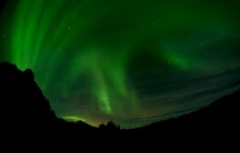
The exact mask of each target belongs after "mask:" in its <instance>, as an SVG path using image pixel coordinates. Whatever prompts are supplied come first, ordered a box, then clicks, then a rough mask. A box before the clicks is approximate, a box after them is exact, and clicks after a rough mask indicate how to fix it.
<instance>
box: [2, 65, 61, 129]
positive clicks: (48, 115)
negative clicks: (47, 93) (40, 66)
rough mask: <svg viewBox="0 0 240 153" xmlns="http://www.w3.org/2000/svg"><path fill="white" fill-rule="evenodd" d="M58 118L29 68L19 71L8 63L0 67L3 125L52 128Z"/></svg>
mask: <svg viewBox="0 0 240 153" xmlns="http://www.w3.org/2000/svg"><path fill="white" fill-rule="evenodd" d="M57 121H58V118H57V117H56V115H55V113H54V112H53V111H52V110H51V108H50V105H49V102H48V100H47V99H46V98H45V97H44V95H43V93H42V92H41V90H40V88H39V87H38V85H37V84H36V82H35V81H34V74H33V72H32V71H31V70H30V69H26V70H25V71H24V72H22V71H20V70H19V69H18V68H17V67H16V66H15V65H13V64H10V63H8V62H3V63H1V64H0V124H1V125H2V127H4V126H17V127H24V126H27V127H49V126H53V125H55V124H56V122H57Z"/></svg>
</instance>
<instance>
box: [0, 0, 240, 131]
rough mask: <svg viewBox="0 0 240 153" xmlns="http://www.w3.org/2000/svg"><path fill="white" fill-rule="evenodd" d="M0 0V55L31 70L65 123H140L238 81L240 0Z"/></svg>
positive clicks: (195, 103) (199, 102)
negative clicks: (79, 121) (69, 121)
mask: <svg viewBox="0 0 240 153" xmlns="http://www.w3.org/2000/svg"><path fill="white" fill-rule="evenodd" d="M1 3H2V4H1V10H0V61H5V60H7V61H10V62H12V63H14V64H16V65H17V66H18V68H20V69H21V70H25V69H26V68H31V69H32V70H33V71H34V74H35V80H36V82H37V83H38V85H39V86H40V88H41V89H42V91H43V93H44V95H45V96H46V97H47V99H49V101H50V105H51V106H52V108H53V110H54V111H55V112H56V114H57V115H58V116H59V117H62V118H65V119H67V120H74V121H76V120H82V121H85V122H87V123H89V124H91V125H93V126H98V125H99V124H100V123H102V122H104V123H106V122H107V121H109V120H113V121H114V122H115V123H117V124H119V125H120V126H121V127H122V128H134V127H139V126H143V125H146V124H149V123H152V122H155V121H160V120H162V119H168V118H171V117H176V116H179V115H181V114H184V113H188V112H191V111H194V110H196V109H199V108H201V107H204V106H207V105H208V104H210V103H211V102H213V101H214V100H216V99H217V98H219V97H222V96H223V95H225V94H228V93H231V92H233V91H235V90H236V89H238V88H239V87H240V17H239V15H240V9H239V8H240V2H238V1H236V0H221V1H219V0H18V1H11V0H10V1H8V2H7V1H6V2H1Z"/></svg>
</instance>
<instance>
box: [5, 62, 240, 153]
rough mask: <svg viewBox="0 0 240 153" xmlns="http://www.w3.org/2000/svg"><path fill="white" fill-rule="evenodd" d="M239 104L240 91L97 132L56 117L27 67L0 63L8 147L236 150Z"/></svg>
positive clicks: (87, 126) (85, 125)
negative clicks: (154, 119)
mask: <svg viewBox="0 0 240 153" xmlns="http://www.w3.org/2000/svg"><path fill="white" fill-rule="evenodd" d="M239 103H240V90H238V91H236V92H235V93H233V94H231V95H226V96H224V97H222V98H220V99H218V100H217V101H215V102H213V103H211V104H210V105H209V106H207V107H205V108H202V109H200V110H197V111H195V112H193V113H190V114H187V115H184V116H181V117H178V118H173V119H170V120H166V121H162V122H158V123H153V124H151V125H148V126H145V127H141V128H137V129H129V130H121V129H120V128H119V127H118V126H116V125H115V124H114V123H113V122H109V123H108V124H107V125H101V126H99V128H95V127H92V126H90V125H88V124H86V123H84V122H76V123H73V122H67V121H65V120H63V119H61V118H58V117H57V116H56V115H55V113H54V111H53V110H52V109H51V107H50V104H49V101H48V100H47V99H46V98H45V97H44V95H43V94H42V91H41V90H40V88H39V87H38V85H37V84H36V82H35V81H34V74H33V72H32V71H31V70H30V69H27V70H25V71H24V72H22V71H20V70H19V69H18V68H17V67H16V66H15V65H12V64H10V63H8V62H4V63H1V64H0V135H1V139H2V141H8V142H11V143H12V142H14V141H17V142H21V141H22V140H28V141H34V140H36V139H38V140H43V141H42V142H49V143H50V144H51V143H53V142H54V143H55V144H59V145H60V144H61V145H64V144H65V145H66V144H68V145H69V143H72V145H77V146H78V145H79V146H84V144H88V145H89V144H90V145H92V146H93V144H98V145H100V146H102V147H103V145H106V146H104V147H103V148H107V146H108V145H110V144H112V145H114V146H117V148H115V150H113V151H112V152H115V151H117V150H118V148H119V149H121V148H125V147H126V146H129V147H133V146H134V147H135V148H141V147H143V146H146V145H147V144H148V146H151V145H152V146H155V147H157V148H158V147H164V146H165V147H166V145H165V144H167V145H172V147H170V148H169V149H171V148H172V149H173V148H174V147H176V144H181V146H182V147H184V146H185V147H186V148H188V147H190V144H191V145H192V144H194V146H195V147H196V146H198V147H199V148H202V147H204V146H207V145H210V146H213V144H217V145H216V147H217V148H221V147H223V146H224V145H226V146H229V145H230V146H231V147H230V148H229V149H232V148H233V146H235V147H236V148H239V147H237V146H240V145H238V144H239V116H240V115H239V112H240V111H239ZM153 144H154V145H153ZM235 144H236V145H235ZM61 145H60V146H58V147H61ZM214 146H215V145H214ZM85 147H86V146H85ZM93 148H94V147H93ZM93 148H89V149H93ZM100 150H101V149H100ZM194 152H195V151H194Z"/></svg>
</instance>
